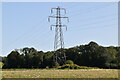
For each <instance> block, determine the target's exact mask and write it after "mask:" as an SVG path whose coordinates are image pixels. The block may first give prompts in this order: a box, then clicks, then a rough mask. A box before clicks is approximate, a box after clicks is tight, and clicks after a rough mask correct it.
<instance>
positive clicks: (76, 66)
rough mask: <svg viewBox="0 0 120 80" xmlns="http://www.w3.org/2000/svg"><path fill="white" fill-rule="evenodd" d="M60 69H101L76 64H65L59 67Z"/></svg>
mask: <svg viewBox="0 0 120 80" xmlns="http://www.w3.org/2000/svg"><path fill="white" fill-rule="evenodd" d="M59 69H99V68H97V67H87V66H79V65H76V64H65V65H63V66H61V67H59Z"/></svg>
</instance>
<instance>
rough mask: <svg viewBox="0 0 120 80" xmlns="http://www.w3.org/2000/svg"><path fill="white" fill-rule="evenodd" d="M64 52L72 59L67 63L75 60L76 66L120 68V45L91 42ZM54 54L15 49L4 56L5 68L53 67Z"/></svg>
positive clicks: (51, 52) (31, 49) (30, 49)
mask: <svg viewBox="0 0 120 80" xmlns="http://www.w3.org/2000/svg"><path fill="white" fill-rule="evenodd" d="M58 51H59V50H58ZM64 52H65V54H66V59H67V60H71V61H68V62H67V63H72V61H73V63H75V64H76V65H75V66H77V65H78V66H87V67H99V68H120V47H113V46H110V47H103V46H99V45H98V44H97V43H95V42H90V43H89V44H87V45H80V46H76V47H72V48H68V49H64ZM53 55H54V51H48V52H43V51H37V50H36V49H34V48H28V47H26V48H23V49H20V50H19V51H18V50H14V51H12V52H11V53H10V54H9V55H7V57H3V59H2V62H3V63H4V66H3V68H52V67H53ZM58 65H59V63H58ZM68 65H69V64H67V66H68ZM78 66H77V67H78ZM63 67H65V66H63Z"/></svg>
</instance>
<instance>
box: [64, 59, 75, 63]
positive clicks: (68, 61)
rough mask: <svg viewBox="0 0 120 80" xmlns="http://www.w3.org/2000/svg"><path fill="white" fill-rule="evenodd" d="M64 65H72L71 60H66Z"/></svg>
mask: <svg viewBox="0 0 120 80" xmlns="http://www.w3.org/2000/svg"><path fill="white" fill-rule="evenodd" d="M65 64H74V62H73V61H72V60H67V61H66V62H65Z"/></svg>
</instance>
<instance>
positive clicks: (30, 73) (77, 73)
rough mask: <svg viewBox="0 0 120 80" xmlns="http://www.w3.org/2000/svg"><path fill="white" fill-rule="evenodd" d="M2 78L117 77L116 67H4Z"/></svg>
mask: <svg viewBox="0 0 120 80" xmlns="http://www.w3.org/2000/svg"><path fill="white" fill-rule="evenodd" d="M2 77H3V78H118V70H117V69H77V70H69V69H66V70H59V69H28V70H27V69H16V70H15V69H10V70H9V69H6V70H3V71H2Z"/></svg>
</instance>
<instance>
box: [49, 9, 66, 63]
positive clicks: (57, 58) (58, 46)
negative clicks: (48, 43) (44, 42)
mask: <svg viewBox="0 0 120 80" xmlns="http://www.w3.org/2000/svg"><path fill="white" fill-rule="evenodd" d="M53 11H56V14H55V15H54V16H49V17H48V21H49V22H50V18H55V19H56V24H55V25H51V27H50V28H51V30H52V27H55V41H54V51H55V53H54V57H53V61H54V62H55V63H59V64H64V62H65V61H66V55H65V52H64V51H63V48H64V40H63V32H62V27H66V30H67V26H66V25H63V24H62V21H61V19H64V18H66V19H67V20H68V17H65V16H61V11H64V14H66V10H65V9H64V8H60V7H57V8H52V9H51V14H53Z"/></svg>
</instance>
